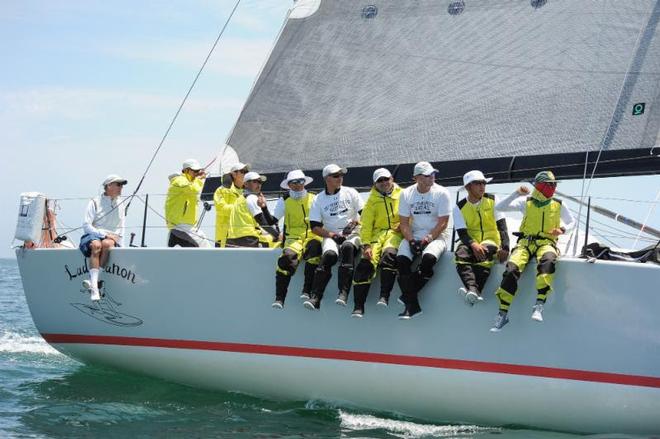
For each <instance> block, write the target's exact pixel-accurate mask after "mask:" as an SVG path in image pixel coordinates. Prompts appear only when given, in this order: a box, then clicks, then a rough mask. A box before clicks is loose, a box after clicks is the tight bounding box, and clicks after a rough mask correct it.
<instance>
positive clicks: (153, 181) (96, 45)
mask: <svg viewBox="0 0 660 439" xmlns="http://www.w3.org/2000/svg"><path fill="white" fill-rule="evenodd" d="M234 3H235V2H234V0H231V1H228V0H216V1H211V0H186V1H170V2H165V1H152V0H141V1H138V2H135V1H124V0H118V1H114V2H103V1H97V0H87V1H82V0H67V1H57V2H56V1H33V0H24V1H18V0H16V1H14V0H5V1H3V3H2V10H1V11H0V56H1V57H2V58H1V59H2V60H3V62H2V67H1V68H0V148H1V150H2V157H3V163H4V164H5V166H4V170H3V173H2V175H1V176H0V179H1V180H0V203H1V206H2V211H1V212H0V230H1V231H2V232H0V258H3V257H13V256H14V252H13V250H12V249H11V245H12V238H13V236H14V230H15V224H16V215H17V211H18V201H19V194H20V193H21V192H27V191H40V192H43V193H45V194H47V196H49V197H50V198H56V199H59V200H60V201H58V211H57V213H58V219H59V221H60V223H61V224H60V229H64V228H66V227H70V228H74V227H78V226H79V225H80V224H81V221H82V216H83V210H84V208H85V206H86V204H87V200H88V199H89V197H92V196H95V195H98V194H99V192H100V183H101V181H102V180H103V179H104V177H105V176H106V175H107V174H110V173H118V174H121V175H122V176H124V177H125V178H127V179H128V180H129V185H128V186H127V187H126V188H125V194H126V193H130V192H132V190H133V189H134V188H135V184H136V183H137V181H138V180H139V178H140V176H141V175H142V173H143V172H144V170H145V168H146V166H147V163H148V162H149V159H150V158H151V155H152V153H153V152H154V150H155V148H156V147H157V145H158V143H159V142H160V140H161V137H162V136H163V134H164V132H165V130H166V128H167V126H168V125H169V123H170V120H171V118H172V116H173V115H174V113H175V111H176V109H177V108H178V105H179V104H180V102H181V100H182V98H183V96H184V95H185V93H186V91H187V90H188V87H189V86H190V84H191V82H192V80H193V79H194V77H195V75H196V73H197V71H198V69H199V67H200V66H201V64H202V62H203V60H204V58H205V56H206V54H207V52H208V50H209V49H210V47H211V45H212V43H213V42H214V41H215V38H216V37H217V34H218V32H219V30H220V29H221V27H222V25H223V24H224V22H225V20H226V19H227V17H228V15H229V13H230V11H231V9H232V8H233V6H234ZM292 4H293V2H292V1H291V0H242V1H241V4H240V6H239V8H238V10H237V12H236V14H235V15H234V18H233V19H232V21H231V22H230V24H229V26H228V28H227V30H226V32H225V34H224V36H223V37H222V39H221V40H220V43H219V45H218V47H217V48H216V50H215V52H214V54H213V57H212V58H211V60H210V61H209V64H208V65H207V67H206V69H205V71H204V72H203V74H202V76H201V77H200V79H199V81H198V83H197V85H196V87H195V89H194V90H193V92H192V94H191V96H190V98H189V100H188V102H187V104H186V106H185V107H184V109H183V111H182V113H181V115H180V116H179V119H178V121H177V123H176V124H175V125H174V128H173V130H172V132H171V133H170V135H169V137H168V139H167V140H166V142H165V143H164V145H163V147H162V150H161V152H160V153H159V155H158V157H157V159H156V161H155V162H154V165H153V167H152V168H151V170H150V171H149V174H148V175H147V178H146V180H145V183H144V185H143V189H142V190H141V193H149V194H151V203H150V204H151V206H152V207H153V208H154V210H155V211H156V212H159V213H161V214H162V211H163V209H162V205H163V202H164V200H163V197H162V194H163V193H164V192H165V191H166V189H167V176H168V175H169V174H171V173H174V172H177V171H179V170H180V164H181V162H182V161H183V160H184V159H186V158H189V157H193V158H197V159H198V160H200V162H202V163H208V162H210V161H211V160H213V158H214V157H215V156H216V155H217V153H218V151H219V149H220V148H221V146H222V145H223V144H224V141H225V139H226V138H227V136H228V134H229V132H230V130H231V128H232V126H233V124H234V122H235V121H236V119H237V117H238V114H239V112H240V110H241V107H242V105H243V102H244V101H245V99H246V97H247V96H248V94H249V92H250V89H251V86H252V84H253V82H254V80H255V79H256V76H257V75H258V73H259V70H260V68H261V66H262V65H263V63H264V62H265V60H266V58H267V56H268V53H269V51H270V49H271V48H272V45H273V44H274V41H275V38H276V36H277V34H278V32H279V30H280V28H281V26H282V24H283V21H284V19H285V16H286V13H287V10H288V8H289V7H290V6H291V5H292ZM239 155H240V151H239ZM513 187H514V185H503V186H499V187H498V186H495V187H494V188H495V191H501V192H502V193H507V192H508V191H510V190H512V189H513ZM561 189H562V190H563V191H565V192H567V193H571V194H579V193H580V184H579V182H577V181H571V182H566V183H564V184H562V188H561ZM659 191H660V176H647V177H640V178H624V179H616V180H614V179H606V180H595V181H594V183H593V184H592V190H591V195H594V196H595V197H597V199H595V200H594V202H597V203H598V204H601V205H604V206H606V207H609V208H611V209H614V210H619V211H621V213H624V214H626V215H629V216H631V217H632V218H634V219H637V220H639V221H643V220H644V219H645V218H646V217H647V216H649V225H651V226H654V227H656V228H660V206H659V207H658V208H656V209H655V210H651V209H652V208H653V206H654V204H653V203H652V202H653V201H654V200H655V199H656V197H657V195H658V193H659ZM159 194H160V195H159ZM133 206H134V207H131V211H129V220H128V223H129V232H130V231H131V230H132V231H134V232H136V233H137V234H138V240H139V235H140V230H139V229H140V225H141V222H142V209H143V205H142V204H141V202H135V203H134V205H133ZM212 213H213V212H211V214H210V215H209V217H208V218H207V219H206V221H205V225H206V226H207V227H209V228H211V229H212V225H213V224H212V222H213V220H212V219H213V215H212ZM148 224H149V225H150V226H151V227H150V229H149V230H148V231H147V234H148V237H147V242H148V244H149V245H150V246H158V245H163V243H164V236H165V231H164V229H163V226H164V224H163V222H162V220H161V219H160V218H159V217H158V214H157V213H155V212H151V211H150V213H149V219H148ZM602 227H606V226H602ZM616 227H617V228H620V229H622V230H626V228H625V226H616ZM74 240H75V239H74ZM14 244H17V243H16V242H14ZM638 247H639V245H638Z"/></svg>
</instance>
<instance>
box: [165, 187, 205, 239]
mask: <svg viewBox="0 0 660 439" xmlns="http://www.w3.org/2000/svg"><path fill="white" fill-rule="evenodd" d="M203 187H204V180H202V179H200V178H194V179H190V178H189V177H188V176H187V175H186V174H181V175H179V176H176V177H174V178H172V179H171V180H170V187H169V188H168V189H167V198H166V199H165V220H166V221H167V227H168V228H169V229H171V228H172V227H174V226H175V225H177V224H190V225H194V224H195V222H196V221H197V198H198V196H199V194H200V193H201V192H202V188H203Z"/></svg>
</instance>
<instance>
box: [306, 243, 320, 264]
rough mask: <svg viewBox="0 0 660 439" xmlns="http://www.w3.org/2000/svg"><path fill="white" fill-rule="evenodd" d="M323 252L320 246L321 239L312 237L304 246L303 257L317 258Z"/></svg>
mask: <svg viewBox="0 0 660 439" xmlns="http://www.w3.org/2000/svg"><path fill="white" fill-rule="evenodd" d="M321 253H323V247H322V246H321V241H317V240H316V239H313V240H311V241H309V242H308V243H307V245H306V246H305V251H304V252H303V259H305V260H307V259H311V258H317V257H319V256H321Z"/></svg>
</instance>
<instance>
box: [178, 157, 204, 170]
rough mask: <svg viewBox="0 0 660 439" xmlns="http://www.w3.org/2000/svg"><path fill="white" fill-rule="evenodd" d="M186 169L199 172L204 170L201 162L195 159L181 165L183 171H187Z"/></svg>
mask: <svg viewBox="0 0 660 439" xmlns="http://www.w3.org/2000/svg"><path fill="white" fill-rule="evenodd" d="M186 169H192V170H193V171H199V170H200V169H202V165H200V164H199V162H198V161H197V160H195V159H188V160H186V161H184V162H183V164H182V165H181V170H182V171H183V170H186Z"/></svg>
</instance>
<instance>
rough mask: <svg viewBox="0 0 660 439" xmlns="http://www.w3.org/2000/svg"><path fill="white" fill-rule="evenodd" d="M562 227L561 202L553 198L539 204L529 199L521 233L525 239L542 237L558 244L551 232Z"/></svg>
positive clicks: (521, 225)
mask: <svg viewBox="0 0 660 439" xmlns="http://www.w3.org/2000/svg"><path fill="white" fill-rule="evenodd" d="M560 225H561V201H559V200H557V199H555V198H551V199H549V200H546V201H544V202H539V201H538V200H535V199H534V198H532V197H529V198H527V205H526V206H525V215H524V216H523V219H522V223H521V224H520V233H522V234H523V235H524V236H525V237H541V238H545V239H548V240H550V241H553V242H557V237H556V236H553V235H551V234H550V231H551V230H552V229H556V228H559V226H560Z"/></svg>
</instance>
